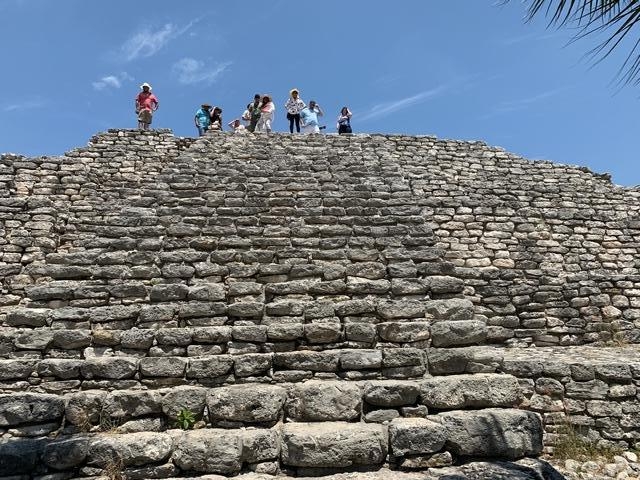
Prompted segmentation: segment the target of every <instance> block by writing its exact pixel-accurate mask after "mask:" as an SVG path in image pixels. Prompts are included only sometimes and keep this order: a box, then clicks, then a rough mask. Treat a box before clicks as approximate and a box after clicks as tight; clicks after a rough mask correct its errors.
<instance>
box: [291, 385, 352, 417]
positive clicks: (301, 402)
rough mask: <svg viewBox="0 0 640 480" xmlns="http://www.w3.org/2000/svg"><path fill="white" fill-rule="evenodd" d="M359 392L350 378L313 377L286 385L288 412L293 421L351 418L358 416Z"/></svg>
mask: <svg viewBox="0 0 640 480" xmlns="http://www.w3.org/2000/svg"><path fill="white" fill-rule="evenodd" d="M361 409H362V392H361V391H360V388H359V387H358V386H357V385H356V384H353V383H350V382H339V381H335V382H334V381H316V380H312V381H309V382H306V383H303V384H300V385H294V386H292V387H291V388H290V389H289V394H288V399H287V404H286V410H287V416H288V417H289V418H291V419H293V420H295V421H300V422H304V421H307V422H308V421H320V422H327V421H336V420H353V419H357V418H359V417H360V411H361Z"/></svg>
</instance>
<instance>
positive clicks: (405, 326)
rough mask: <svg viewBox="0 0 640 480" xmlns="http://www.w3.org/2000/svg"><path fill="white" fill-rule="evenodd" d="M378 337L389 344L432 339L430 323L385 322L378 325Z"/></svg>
mask: <svg viewBox="0 0 640 480" xmlns="http://www.w3.org/2000/svg"><path fill="white" fill-rule="evenodd" d="M378 335H380V338H381V339H382V340H386V341H388V342H398V343H405V342H407V343H408V342H418V341H421V340H427V339H428V338H429V337H430V333H429V323H428V322H385V323H380V324H378Z"/></svg>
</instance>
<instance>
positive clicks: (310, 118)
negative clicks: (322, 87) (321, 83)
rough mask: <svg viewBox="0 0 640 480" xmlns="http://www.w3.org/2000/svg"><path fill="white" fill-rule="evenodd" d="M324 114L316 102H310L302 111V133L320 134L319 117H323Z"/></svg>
mask: <svg viewBox="0 0 640 480" xmlns="http://www.w3.org/2000/svg"><path fill="white" fill-rule="evenodd" d="M323 115H324V112H323V111H322V109H321V108H320V105H318V104H317V103H316V102H315V100H311V101H310V102H309V106H308V107H305V108H303V109H302V110H301V111H300V120H302V133H320V125H319V124H318V117H322V116H323Z"/></svg>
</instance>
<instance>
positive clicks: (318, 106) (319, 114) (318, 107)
mask: <svg viewBox="0 0 640 480" xmlns="http://www.w3.org/2000/svg"><path fill="white" fill-rule="evenodd" d="M316 108H317V109H318V116H320V117H322V116H324V112H323V111H322V109H321V108H320V105H318V104H317V103H316Z"/></svg>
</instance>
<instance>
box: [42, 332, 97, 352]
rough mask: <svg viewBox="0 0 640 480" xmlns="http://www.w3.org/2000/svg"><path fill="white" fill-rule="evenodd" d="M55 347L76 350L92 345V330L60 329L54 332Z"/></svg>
mask: <svg viewBox="0 0 640 480" xmlns="http://www.w3.org/2000/svg"><path fill="white" fill-rule="evenodd" d="M52 345H53V347H55V348H62V349H64V350H74V349H78V348H84V347H88V346H89V345H91V330H59V331H56V332H54V334H53V343H52Z"/></svg>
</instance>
